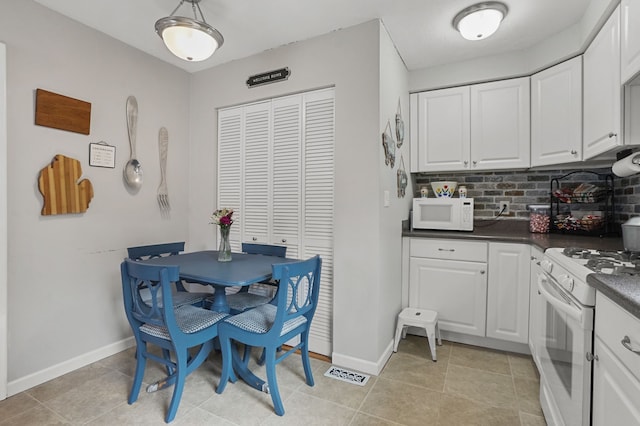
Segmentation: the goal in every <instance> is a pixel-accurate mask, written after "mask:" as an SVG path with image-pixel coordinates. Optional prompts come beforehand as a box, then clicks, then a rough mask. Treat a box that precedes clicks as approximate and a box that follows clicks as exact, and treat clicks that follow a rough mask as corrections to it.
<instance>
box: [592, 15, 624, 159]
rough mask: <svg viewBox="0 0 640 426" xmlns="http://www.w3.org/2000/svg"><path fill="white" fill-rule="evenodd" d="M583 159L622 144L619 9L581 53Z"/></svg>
mask: <svg viewBox="0 0 640 426" xmlns="http://www.w3.org/2000/svg"><path fill="white" fill-rule="evenodd" d="M583 60H584V64H583V65H584V75H583V78H584V93H583V95H584V99H583V100H584V112H583V113H584V117H583V158H584V159H585V160H588V159H590V158H593V157H594V156H596V155H598V154H602V153H604V152H606V151H608V150H610V149H612V148H614V147H615V146H617V145H621V144H622V135H621V134H620V127H621V121H622V120H621V115H620V114H621V90H622V89H621V86H620V8H619V7H618V8H616V10H615V11H614V12H613V14H612V15H611V17H610V18H609V20H608V21H607V22H606V23H605V25H604V26H603V27H602V29H601V30H600V32H599V33H598V35H597V36H596V38H595V39H594V40H593V42H592V43H591V45H589V47H588V48H587V50H586V52H584V57H583Z"/></svg>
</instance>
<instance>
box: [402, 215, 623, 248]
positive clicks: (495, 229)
mask: <svg viewBox="0 0 640 426" xmlns="http://www.w3.org/2000/svg"><path fill="white" fill-rule="evenodd" d="M405 223H407V226H405V227H404V228H403V232H402V236H403V237H417V238H446V239H468V240H486V241H500V242H506V243H523V244H533V245H535V246H537V247H538V248H540V249H541V250H546V249H548V248H551V247H583V248H589V249H597V250H622V249H623V245H622V238H621V237H617V236H616V237H603V238H600V237H590V236H584V235H570V234H554V233H552V234H535V233H531V232H529V221H528V220H497V221H492V220H487V221H476V222H475V223H474V229H473V231H472V232H466V231H432V230H426V229H424V230H423V229H414V230H410V229H409V227H408V221H405Z"/></svg>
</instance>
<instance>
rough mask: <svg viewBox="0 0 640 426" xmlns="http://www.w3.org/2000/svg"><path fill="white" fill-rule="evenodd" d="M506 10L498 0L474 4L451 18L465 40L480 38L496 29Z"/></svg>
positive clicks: (485, 36)
mask: <svg viewBox="0 0 640 426" xmlns="http://www.w3.org/2000/svg"><path fill="white" fill-rule="evenodd" d="M507 11H508V9H507V6H506V5H505V4H504V3H500V2H495V1H491V2H484V3H478V4H474V5H473V6H469V7H467V8H466V9H463V10H462V11H460V12H459V13H458V14H457V15H456V16H455V18H453V27H454V28H455V29H456V30H458V31H460V34H461V35H462V37H464V38H466V39H467V40H482V39H485V38H487V37H489V36H490V35H492V34H493V33H495V32H496V31H497V30H498V27H499V26H500V23H501V22H502V20H503V19H504V17H505V16H507Z"/></svg>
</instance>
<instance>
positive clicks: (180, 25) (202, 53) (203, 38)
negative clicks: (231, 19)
mask: <svg viewBox="0 0 640 426" xmlns="http://www.w3.org/2000/svg"><path fill="white" fill-rule="evenodd" d="M185 1H186V2H187V3H191V9H192V10H193V18H186V17H184V16H174V15H173V14H174V13H176V11H177V10H178V9H179V8H180V6H182V4H183V3H184V2H185ZM198 3H200V0H180V4H178V7H176V8H175V9H174V10H173V12H171V15H170V16H167V17H166V18H162V19H158V21H157V22H156V33H158V35H159V36H160V38H162V40H163V41H164V44H165V45H166V46H167V49H169V50H170V51H171V53H173V54H174V55H176V56H177V57H178V58H180V59H184V60H185V61H191V62H198V61H204V60H205V59H207V58H209V57H210V56H211V55H213V52H215V51H216V50H217V49H218V48H219V47H220V46H222V43H224V38H223V37H222V34H220V32H218V30H216V29H215V28H213V27H212V26H211V25H209V24H207V23H206V21H205V20H204V15H203V14H202V10H200V5H199V4H198ZM196 9H197V11H198V12H200V18H201V20H200V21H199V20H198V15H197V14H196Z"/></svg>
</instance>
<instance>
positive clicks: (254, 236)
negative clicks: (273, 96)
mask: <svg viewBox="0 0 640 426" xmlns="http://www.w3.org/2000/svg"><path fill="white" fill-rule="evenodd" d="M270 135H271V102H262V103H258V104H253V105H248V106H246V107H245V108H244V153H243V154H244V155H243V174H244V183H243V185H242V187H243V188H242V189H243V191H242V198H243V205H242V207H243V218H242V219H243V222H242V240H243V241H247V242H256V243H267V242H268V235H269V234H268V232H269V211H270V207H271V206H270V202H269V201H270V182H271V176H270V174H269V170H270V163H269V161H270V146H271V136H270Z"/></svg>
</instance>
